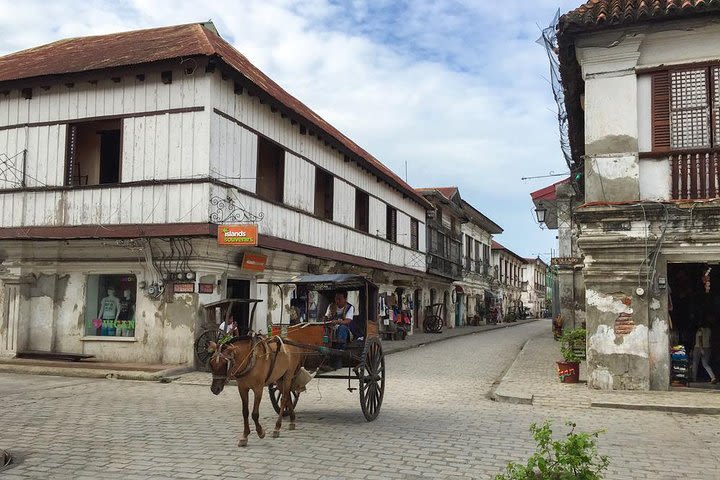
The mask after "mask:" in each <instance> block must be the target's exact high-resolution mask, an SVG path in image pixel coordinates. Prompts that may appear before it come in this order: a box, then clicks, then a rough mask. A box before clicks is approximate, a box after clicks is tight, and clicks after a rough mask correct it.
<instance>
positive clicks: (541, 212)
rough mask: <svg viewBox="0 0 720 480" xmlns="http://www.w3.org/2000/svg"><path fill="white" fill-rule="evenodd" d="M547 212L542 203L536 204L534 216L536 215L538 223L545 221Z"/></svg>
mask: <svg viewBox="0 0 720 480" xmlns="http://www.w3.org/2000/svg"><path fill="white" fill-rule="evenodd" d="M546 213H547V208H545V207H543V206H542V205H540V206H538V207H537V208H536V209H535V216H536V217H537V221H538V223H545V214H546Z"/></svg>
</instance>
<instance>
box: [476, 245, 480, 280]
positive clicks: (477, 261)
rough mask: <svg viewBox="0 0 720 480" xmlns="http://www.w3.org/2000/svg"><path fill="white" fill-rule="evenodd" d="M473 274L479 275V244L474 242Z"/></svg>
mask: <svg viewBox="0 0 720 480" xmlns="http://www.w3.org/2000/svg"><path fill="white" fill-rule="evenodd" d="M475 273H480V242H478V241H477V240H475Z"/></svg>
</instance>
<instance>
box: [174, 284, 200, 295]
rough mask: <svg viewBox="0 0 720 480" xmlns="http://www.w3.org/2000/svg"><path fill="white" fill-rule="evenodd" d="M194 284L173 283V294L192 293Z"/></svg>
mask: <svg viewBox="0 0 720 480" xmlns="http://www.w3.org/2000/svg"><path fill="white" fill-rule="evenodd" d="M194 292H195V283H194V282H193V283H190V282H188V283H173V293H194Z"/></svg>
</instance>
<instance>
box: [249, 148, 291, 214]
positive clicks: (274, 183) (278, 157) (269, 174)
mask: <svg viewBox="0 0 720 480" xmlns="http://www.w3.org/2000/svg"><path fill="white" fill-rule="evenodd" d="M257 149H258V156H257V158H258V163H257V181H256V184H255V192H256V193H257V195H258V196H259V197H260V198H263V199H265V200H270V201H272V202H278V203H282V201H283V189H284V186H285V150H283V149H282V148H281V147H280V146H278V145H277V144H275V143H273V142H271V141H270V140H268V139H267V138H264V137H260V136H258V144H257Z"/></svg>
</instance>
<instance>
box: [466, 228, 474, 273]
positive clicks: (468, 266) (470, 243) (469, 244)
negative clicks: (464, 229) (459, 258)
mask: <svg viewBox="0 0 720 480" xmlns="http://www.w3.org/2000/svg"><path fill="white" fill-rule="evenodd" d="M472 248H473V239H472V238H470V235H465V270H467V271H470V270H471V269H472Z"/></svg>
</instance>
